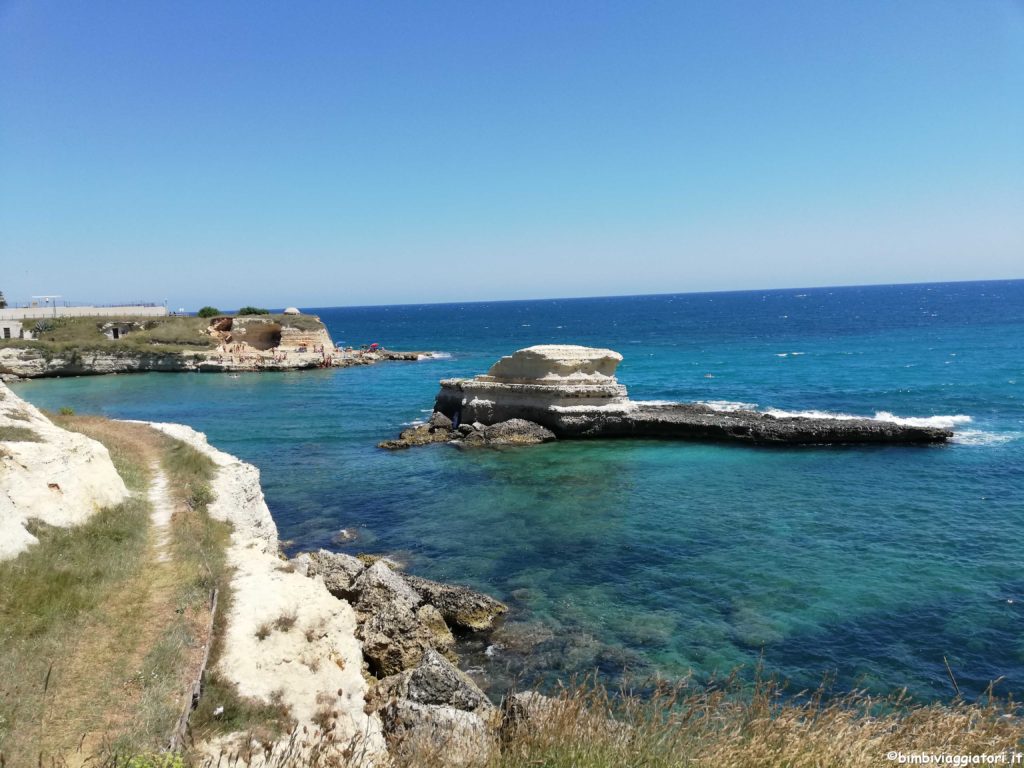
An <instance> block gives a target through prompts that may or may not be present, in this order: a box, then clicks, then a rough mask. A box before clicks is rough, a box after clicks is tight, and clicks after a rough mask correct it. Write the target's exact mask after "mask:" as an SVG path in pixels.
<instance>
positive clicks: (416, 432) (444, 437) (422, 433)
mask: <svg viewBox="0 0 1024 768" xmlns="http://www.w3.org/2000/svg"><path fill="white" fill-rule="evenodd" d="M451 439H452V433H451V430H449V429H443V428H440V427H433V426H432V425H430V424H417V425H416V426H414V427H409V428H408V429H403V430H402V432H401V433H400V434H399V435H398V439H397V440H385V441H384V442H382V443H378V444H377V447H378V448H385V449H387V450H390V451H394V450H400V449H402V448H411V447H413V446H416V445H429V444H431V443H446V442H448V441H449V440H451Z"/></svg>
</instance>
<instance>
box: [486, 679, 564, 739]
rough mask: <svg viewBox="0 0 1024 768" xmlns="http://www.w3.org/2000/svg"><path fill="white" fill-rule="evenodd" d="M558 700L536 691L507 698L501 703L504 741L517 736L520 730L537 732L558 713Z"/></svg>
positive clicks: (501, 728)
mask: <svg viewBox="0 0 1024 768" xmlns="http://www.w3.org/2000/svg"><path fill="white" fill-rule="evenodd" d="M557 704H558V702H557V700H556V699H552V698H551V697H550V696H544V695H543V694H540V693H537V692H536V691H524V692H523V693H514V694H512V695H511V696H506V697H505V699H504V700H503V701H502V702H501V726H500V729H499V733H500V735H501V738H502V740H503V741H504V740H508V739H510V738H512V737H513V736H515V733H516V731H517V730H518V729H520V728H526V729H529V730H536V728H537V725H538V724H539V723H543V722H545V721H548V720H550V719H551V718H552V717H553V716H554V715H555V714H556V712H557Z"/></svg>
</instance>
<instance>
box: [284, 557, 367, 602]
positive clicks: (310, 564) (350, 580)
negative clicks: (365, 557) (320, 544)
mask: <svg viewBox="0 0 1024 768" xmlns="http://www.w3.org/2000/svg"><path fill="white" fill-rule="evenodd" d="M295 563H296V569H297V570H299V572H300V573H304V574H305V575H306V576H310V577H313V576H320V577H322V578H323V580H324V585H325V586H326V587H327V589H328V591H329V592H330V593H331V594H332V595H334V596H335V597H340V598H342V599H343V600H351V599H352V598H353V597H354V596H355V590H354V584H355V581H356V579H357V578H358V577H359V575H360V574H362V572H363V571H364V570H365V569H366V566H365V565H364V564H363V562H362V561H361V560H359V559H358V558H355V557H352V556H351V555H343V554H341V553H339V552H328V551H327V550H326V549H321V550H320V551H319V552H305V553H303V554H302V555H300V556H299V557H297V558H295ZM300 563H301V564H300ZM303 565H304V568H303Z"/></svg>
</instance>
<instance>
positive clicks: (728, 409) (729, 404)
mask: <svg viewBox="0 0 1024 768" xmlns="http://www.w3.org/2000/svg"><path fill="white" fill-rule="evenodd" d="M697 405H706V406H707V407H708V408H710V409H711V410H713V411H721V412H722V413H732V412H733V411H753V410H756V409H757V403H738V402H734V401H732V400H698V401H697Z"/></svg>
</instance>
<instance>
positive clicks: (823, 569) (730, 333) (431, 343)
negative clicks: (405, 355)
mask: <svg viewBox="0 0 1024 768" xmlns="http://www.w3.org/2000/svg"><path fill="white" fill-rule="evenodd" d="M312 311H315V312H317V313H318V314H319V315H320V316H321V318H322V319H323V320H324V321H325V322H326V323H327V325H328V327H329V328H330V330H331V333H332V335H333V336H334V339H335V341H337V342H339V343H345V344H353V345H359V344H365V343H370V342H380V343H382V344H384V345H386V346H388V347H392V348H395V349H417V350H438V351H442V352H445V353H447V354H448V355H450V357H445V358H444V359H438V360H425V361H421V362H415V363H388V364H381V365H378V366H374V367H360V368H349V369H344V370H328V371H317V372H305V373H287V374H250V375H243V376H241V377H240V378H229V377H227V376H222V375H202V374H195V375H182V374H144V375H129V376H116V377H97V378H80V379H65V380H55V381H38V382H30V383H24V384H19V385H17V391H18V392H19V394H21V395H23V396H25V397H27V398H28V399H29V400H31V401H32V402H34V403H36V404H37V405H40V406H44V407H49V408H58V407H60V406H71V407H73V408H75V409H76V410H77V411H78V412H97V413H104V414H108V415H111V416H116V417H125V418H136V419H151V420H161V421H177V422H184V423H186V424H190V425H192V426H194V427H195V428H197V429H200V430H202V431H204V432H206V433H207V434H208V435H209V438H210V440H211V442H213V443H214V444H216V445H217V446H218V447H220V448H222V449H224V450H226V451H229V452H231V453H234V454H236V455H238V456H240V457H242V458H244V459H246V460H247V461H251V462H253V463H254V464H256V465H257V466H258V467H259V468H260V469H261V470H262V473H263V481H264V486H265V490H266V495H267V500H268V503H269V505H270V508H271V510H272V512H273V514H274V517H275V519H276V520H277V523H278V526H279V528H280V531H281V535H282V538H283V539H286V540H287V541H288V542H289V545H288V546H289V549H290V550H292V551H294V550H297V549H301V548H311V547H321V546H331V538H332V535H333V534H334V533H335V532H336V531H337V530H338V529H339V528H342V527H353V526H354V527H357V528H358V529H359V531H360V538H359V540H358V541H356V542H355V543H353V544H352V545H349V546H348V547H347V548H346V551H351V552H360V551H369V552H389V553H396V554H397V555H398V556H399V557H400V558H402V559H404V560H405V561H407V563H408V567H409V568H410V569H411V570H412V571H414V572H416V573H418V574H421V575H424V576H428V577H434V578H440V579H446V580H451V581H457V582H463V583H467V584H471V585H473V586H476V587H479V588H482V589H484V590H487V591H489V592H491V593H493V594H495V595H497V596H499V597H501V598H502V599H504V600H506V601H508V602H509V604H510V605H511V606H512V612H511V615H510V617H509V621H508V624H507V628H506V632H505V636H504V638H502V637H497V638H495V639H494V640H493V646H492V647H491V648H490V650H489V651H488V653H487V654H484V653H479V651H483V647H482V646H481V647H475V646H467V649H466V650H467V655H466V659H467V660H468V663H469V664H471V665H473V666H476V667H479V672H480V674H481V675H482V676H484V677H485V678H487V679H488V680H489V681H490V682H491V684H492V685H493V686H494V687H495V689H501V688H502V687H503V686H505V685H507V683H508V680H509V678H510V677H513V676H516V675H518V676H522V677H525V678H526V679H528V680H531V681H532V679H533V678H535V677H537V676H542V677H546V678H548V679H551V678H553V677H554V676H567V675H570V674H572V673H586V672H590V671H593V670H598V671H599V672H600V673H601V674H602V675H605V676H607V677H608V679H615V678H616V676H617V675H619V674H621V673H622V672H623V671H624V670H627V671H628V672H629V674H630V675H632V676H645V675H648V674H661V675H668V676H675V675H683V674H686V673H688V672H692V673H693V674H695V675H696V676H697V677H698V678H704V677H706V676H709V675H713V674H715V673H727V672H729V671H731V670H732V669H734V668H736V667H740V666H742V667H743V668H744V669H745V670H747V673H748V674H749V673H750V671H751V670H752V669H753V667H754V666H755V665H756V664H757V662H758V660H759V659H760V658H762V657H763V659H764V665H765V667H766V668H767V670H768V671H769V672H771V673H777V674H779V675H781V676H782V677H784V678H786V679H788V680H789V681H791V684H792V685H793V686H795V687H797V688H799V687H805V686H815V685H817V684H818V683H819V682H820V681H821V680H822V679H823V678H824V677H831V678H833V679H834V680H835V683H836V685H837V686H838V687H839V688H840V689H847V688H851V687H854V686H857V687H866V688H868V689H870V690H873V691H878V692H889V691H893V690H895V689H898V688H902V687H904V686H906V687H908V688H909V689H910V691H911V692H912V693H914V694H916V695H917V696H920V697H924V698H932V697H940V698H946V697H949V696H950V695H951V693H952V691H951V686H950V683H949V680H948V675H947V672H946V668H945V666H944V661H943V659H944V657H945V658H947V659H948V661H949V664H950V667H951V668H952V670H953V672H954V674H955V676H956V678H957V680H958V682H959V684H960V687H961V688H962V689H963V691H964V693H965V694H967V695H978V694H980V693H981V692H982V691H983V689H984V688H985V687H986V686H987V685H988V683H989V681H991V680H994V679H996V678H1003V681H1002V682H1001V683H1000V685H999V687H998V688H997V690H998V691H1001V692H1003V693H1013V694H1014V695H1016V696H1017V697H1018V698H1019V697H1021V696H1024V567H1022V566H1024V281H1014V282H984V283H956V284H933V285H901V286H884V287H864V288H818V289H797V290H781V291H780V290H772V291H747V292H737V293H706V294H680V295H664V296H635V297H618V298H598V299H573V300H551V301H547V300H545V301H519V302H501V303H467V304H445V305H422V306H391V307H354V308H331V309H319V310H312ZM550 342H565V343H578V344H585V345H594V346H603V347H610V348H612V349H615V350H618V351H619V352H621V353H622V354H623V355H624V357H625V360H624V362H623V363H622V365H621V366H620V369H619V379H620V381H621V382H622V383H624V384H625V385H626V386H627V387H628V388H629V391H630V395H631V396H632V397H634V398H650V399H658V400H676V399H678V400H702V401H713V402H717V403H719V404H720V405H721V407H726V408H727V407H730V406H729V404H733V403H747V404H753V405H756V407H758V408H761V409H769V408H774V409H781V410H786V411H825V412H830V413H842V414H857V415H866V416H873V415H875V414H893V415H895V416H897V417H900V418H913V419H923V420H928V421H929V422H931V423H937V424H949V425H952V426H954V427H955V428H956V429H957V434H958V436H957V438H956V439H955V440H954V441H953V443H952V444H950V445H947V446H942V447H927V448H919V447H892V448H886V447H868V448H800V449H779V448H771V449H769V448H751V447H741V446H726V445H703V444H692V443H682V442H665V441H592V442H565V443H556V444H550V445H544V446H535V447H525V448H517V449H506V450H500V451H499V450H477V451H470V450H460V449H457V448H454V447H452V446H448V445H438V446H430V447H425V448H420V449H416V450H410V451H405V452H398V453H388V452H384V451H381V450H379V449H377V448H376V444H377V442H378V441H380V440H383V439H386V438H390V437H393V436H395V435H396V434H397V432H398V431H399V430H400V429H401V428H402V426H403V425H404V424H408V423H410V422H413V421H415V420H417V419H423V418H424V417H425V416H426V414H427V413H428V412H429V409H430V408H431V405H432V403H433V398H434V394H435V392H436V390H437V382H438V380H439V379H441V378H444V377H449V376H463V375H472V374H475V373H479V372H482V371H484V370H486V368H487V367H489V365H490V364H491V363H492V362H493V361H494V360H496V359H497V358H498V357H499V356H501V355H503V354H509V353H511V352H512V351H514V350H515V349H517V348H520V347H524V346H528V345H531V344H539V343H550ZM708 375H710V376H711V377H712V378H709V377H708ZM501 646H504V647H501Z"/></svg>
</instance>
